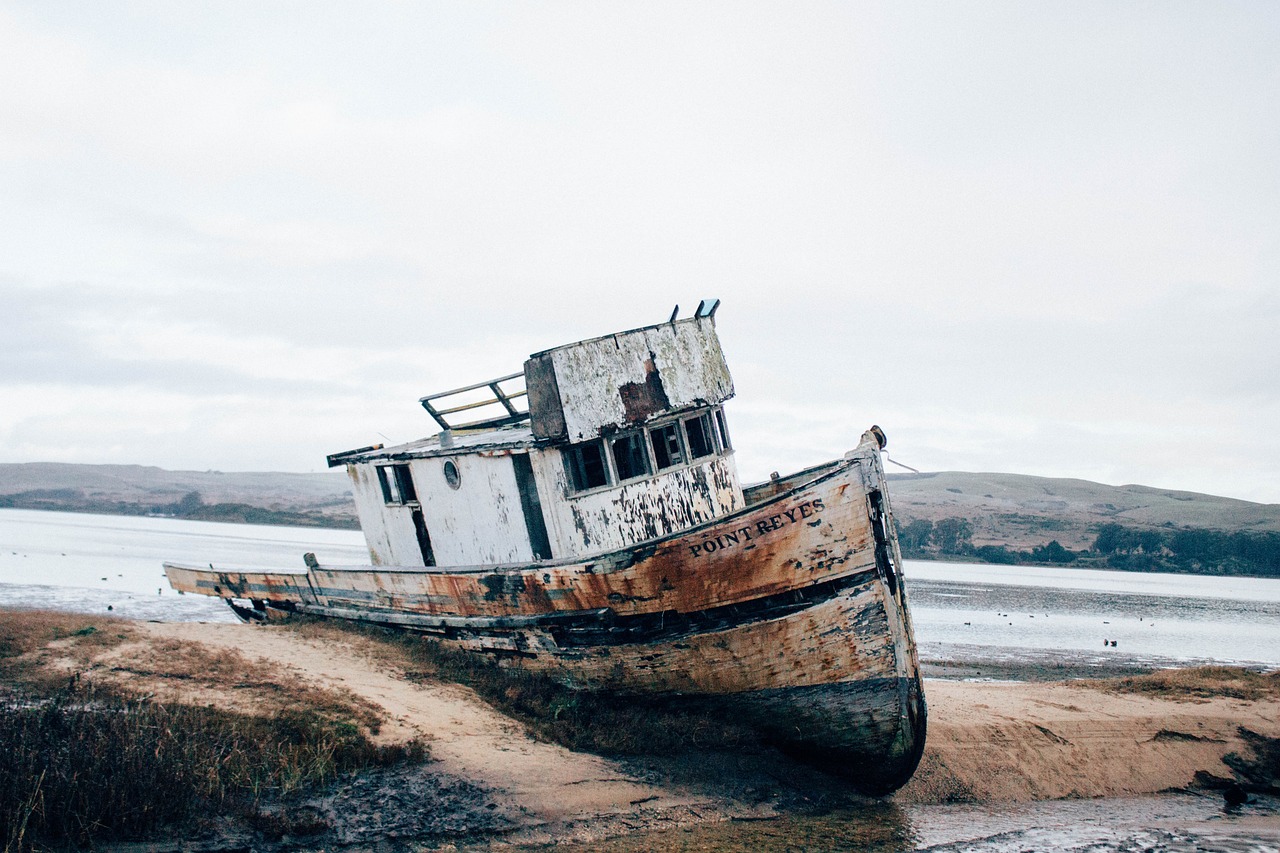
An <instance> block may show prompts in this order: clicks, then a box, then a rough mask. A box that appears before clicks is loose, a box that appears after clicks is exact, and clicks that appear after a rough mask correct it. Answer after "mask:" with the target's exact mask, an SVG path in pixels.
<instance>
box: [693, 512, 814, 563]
mask: <svg viewBox="0 0 1280 853" xmlns="http://www.w3.org/2000/svg"><path fill="white" fill-rule="evenodd" d="M826 508H827V506H826V504H824V503H823V502H822V498H814V499H813V500H810V501H804V502H803V503H800V504H797V505H796V506H793V507H791V508H790V509H784V510H781V511H780V512H778V513H777V514H776V515H771V516H769V517H768V518H762V519H760V520H759V521H757V522H755V523H754V524H748V525H746V526H745V527H739V528H738V529H736V530H729V531H725V532H724V533H717V534H716V535H714V536H708V537H707V538H706V539H705V540H703V541H702V542H698V543H696V544H693V545H690V546H689V552H690V554H692V555H693V556H694V557H705V556H707V555H708V554H714V553H716V552H717V551H727V550H729V549H731V548H736V547H741V546H742V545H745V544H746V543H748V542H750V541H751V540H753V539H758V538H760V537H763V536H768V535H769V534H770V533H772V532H773V531H775V530H780V529H781V528H783V527H786V526H788V525H791V524H799V523H801V522H807V521H808V520H809V519H811V518H814V517H815V516H817V515H818V514H819V513H821V512H822V511H823V510H824V509H826ZM810 523H814V522H810Z"/></svg>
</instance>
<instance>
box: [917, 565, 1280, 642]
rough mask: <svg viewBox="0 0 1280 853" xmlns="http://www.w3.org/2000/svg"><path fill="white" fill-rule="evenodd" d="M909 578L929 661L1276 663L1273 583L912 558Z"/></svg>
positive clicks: (1279, 633) (1278, 609) (1276, 591)
mask: <svg viewBox="0 0 1280 853" xmlns="http://www.w3.org/2000/svg"><path fill="white" fill-rule="evenodd" d="M906 576H907V590H908V595H909V596H910V600H911V615H912V618H913V619H914V621H915V628H916V639H917V640H918V642H919V643H920V652H921V655H922V656H923V657H924V658H925V659H927V660H961V661H964V660H972V661H992V662H1012V663H1016V662H1046V661H1052V660H1061V659H1064V658H1066V659H1070V660H1072V661H1078V662H1084V663H1097V664H1100V665H1102V664H1145V665H1177V664H1183V665H1185V664H1192V663H1204V662H1221V663H1246V664H1261V665H1264V666H1268V667H1280V580H1271V579H1263V578H1219V577H1206V576H1199V575H1175V574H1156V573H1142V572H1114V571H1098V570H1094V569H1066V568H1041V567H1035V566H986V565H974V564H967V563H930V562H923V561H917V560H908V561H907V565H906ZM1104 640H1106V641H1108V645H1107V646H1106V647H1105V648H1104V647H1103V641H1104ZM1111 641H1115V646H1114V647H1113V646H1111V645H1110V642H1111Z"/></svg>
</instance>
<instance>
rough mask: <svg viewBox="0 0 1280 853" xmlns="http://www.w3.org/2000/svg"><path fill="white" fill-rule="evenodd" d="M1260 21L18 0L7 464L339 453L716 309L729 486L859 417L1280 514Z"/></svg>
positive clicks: (1278, 129)
mask: <svg viewBox="0 0 1280 853" xmlns="http://www.w3.org/2000/svg"><path fill="white" fill-rule="evenodd" d="M1277 45H1280V5H1278V4H1276V3H1273V2H1256V3H1230V2H1213V3H1210V2H1202V3H1180V2H1154V3H1125V2H1105V3H1087V2H1074V0H1073V2H1064V3H1056V4H1055V3H1007V4H1006V3H963V4H960V3H936V4H903V3H897V2H893V3H883V4H878V3H873V4H867V3H838V4H822V3H803V4H795V3H771V4H750V3H744V2H739V0H735V2H729V3H723V4H714V3H687V2H678V3H670V4H667V3H658V2H644V3H628V4H623V3H599V2H590V3H587V2H584V3H533V2H520V3H512V4H506V3H470V2H453V3H373V2H360V3H350V4H340V3H315V2H296V3H267V2H261V0H254V2H245V3H233V2H218V3H210V4H208V5H201V4H197V3H168V2H154V3H127V2H115V3H100V2H84V3H72V2H66V3H47V2H31V3H11V2H10V3H0V461H7V462H25V461H37V460H52V461H66V462H90V463H97V462H116V463H140V464H148V465H160V466H163V467H167V468H189V469H198V470H205V469H218V470H227V471H231V470H285V471H308V470H323V468H324V456H325V454H326V453H332V452H335V451H340V450H344V449H348V448H351V447H357V446H360V445H365V444H370V443H373V442H380V441H388V440H389V441H393V442H398V441H406V440H410V439H413V438H418V437H420V436H423V435H426V434H429V433H431V432H433V431H434V429H435V427H434V424H433V423H432V422H431V420H430V419H429V418H428V417H427V415H426V414H425V412H423V411H422V409H421V408H420V407H419V406H418V404H417V398H418V397H420V396H422V395H424V394H427V393H430V392H433V391H438V390H444V389H447V388H451V387H456V386H458V385H463V384H468V383H470V382H475V381H480V380H483V379H489V378H491V377H493V376H496V375H499V374H502V373H508V372H514V371H517V370H519V369H520V367H521V364H522V363H523V360H524V358H525V357H526V356H528V355H529V354H530V353H531V352H534V351H536V350H540V349H544V348H547V347H550V346H554V345H557V344H561V343H566V342H569V341H573V340H577V339H580V338H585V337H592V336H596V335H600V334H604V333H608V332H612V331H618V330H622V329H626V328H633V327H635V326H641V325H647V324H650V323H656V322H661V321H663V320H665V319H666V318H667V316H668V315H669V314H670V313H671V309H672V307H673V306H674V305H675V304H677V303H679V304H680V306H681V308H682V313H683V314H686V315H687V314H688V313H689V312H690V311H691V310H692V308H693V307H694V306H695V305H696V304H697V302H698V300H699V299H700V298H703V297H719V298H720V299H722V300H723V304H722V307H721V309H720V312H719V314H718V315H717V321H718V328H719V330H720V337H721V341H722V343H723V345H724V349H725V352H726V356H727V358H728V360H729V365H730V368H731V370H732V372H733V375H734V379H735V383H736V386H737V391H738V396H737V398H736V399H735V400H734V401H733V402H731V403H730V404H729V408H728V415H729V420H730V428H731V430H732V432H733V434H734V439H735V443H736V445H737V448H738V465H739V469H740V471H741V473H742V475H743V477H744V479H747V480H753V479H759V478H762V477H764V476H767V474H768V472H769V471H771V470H780V471H784V472H785V471H786V470H788V469H795V468H798V467H800V466H803V465H807V464H812V463H816V462H820V461H823V460H824V459H827V458H831V457H833V456H836V455H838V454H840V453H843V452H844V451H845V450H846V449H848V448H850V447H852V446H853V445H854V444H855V443H856V441H857V438H858V435H859V434H860V433H861V432H862V431H863V429H865V428H866V427H867V426H869V425H870V424H872V423H879V424H881V425H882V426H883V427H884V428H885V430H886V432H887V433H888V435H889V441H890V445H889V450H890V453H891V455H892V456H893V457H894V458H895V459H898V460H900V461H902V462H905V463H907V464H909V465H912V466H914V467H916V468H920V469H923V470H968V471H1008V472H1018V473H1027V474H1041V475H1047V476H1056V477H1080V478H1085V479H1090V480H1098V481H1101V482H1106V483H1113V484H1122V483H1143V484H1147V485H1154V486H1161V487H1168V488H1175V489H1190V490H1196V491H1205V492H1212V493H1216V494H1223V495H1229V496H1233V497H1239V498H1245V499H1249V500H1254V501H1263V502H1280V344H1278V342H1277V337H1278V332H1280V49H1278V48H1277ZM891 470H892V469H891Z"/></svg>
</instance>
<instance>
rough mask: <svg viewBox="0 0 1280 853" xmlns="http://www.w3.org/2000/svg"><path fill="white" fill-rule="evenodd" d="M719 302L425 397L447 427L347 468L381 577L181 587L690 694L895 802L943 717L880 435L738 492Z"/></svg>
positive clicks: (319, 575)
mask: <svg viewBox="0 0 1280 853" xmlns="http://www.w3.org/2000/svg"><path fill="white" fill-rule="evenodd" d="M718 305H719V302H718V300H717V301H715V302H711V303H708V302H704V303H702V304H700V305H699V307H698V310H697V312H696V313H695V316H693V317H688V318H684V319H677V317H676V314H675V313H673V314H672V317H671V319H670V321H668V322H666V323H661V324H659V325H654V326H648V327H645V328H641V329H634V330H631V331H627V332H621V333H618V334H612V335H606V336H604V337H600V338H594V339H591V340H585V341H580V342H577V343H572V344H568V345H566V346H560V347H556V348H554V349H550V350H547V351H545V352H540V353H537V354H535V355H533V356H531V357H530V358H529V359H528V360H527V361H526V362H525V364H524V370H523V372H522V373H516V374H512V375H510V376H503V377H500V378H498V379H495V380H492V381H490V382H484V383H480V384H478V385H473V386H468V387H465V388H459V389H455V390H453V391H448V392H444V393H441V394H433V395H430V396H427V397H424V398H422V400H421V403H422V405H423V407H424V408H425V409H426V410H427V412H428V413H429V414H430V415H431V416H432V417H433V418H434V419H435V420H436V422H437V423H438V424H439V426H440V428H441V430H440V432H439V433H438V434H436V435H433V436H431V437H429V438H425V439H422V440H419V441H414V442H410V443H408V444H402V445H398V446H394V447H383V446H381V445H378V446H372V447H364V448H360V449H358V450H351V451H347V452H345V453H338V454H334V455H333V456H330V457H329V458H328V461H329V465H330V466H331V467H335V466H345V467H346V470H347V473H348V474H349V476H350V478H351V484H352V489H353V492H354V496H355V503H356V508H357V511H358V513H359V518H360V524H361V527H362V528H363V531H364V535H365V538H366V540H367V542H368V546H369V555H370V560H371V564H370V565H364V566H337V565H321V564H320V563H319V562H318V561H317V560H316V559H315V557H314V556H313V555H311V554H307V555H305V563H306V567H305V568H303V567H301V566H299V567H298V568H297V569H287V568H280V569H239V568H229V567H227V568H214V567H213V566H206V567H199V566H189V565H178V564H174V563H166V564H165V572H166V573H167V575H168V577H169V581H170V583H171V584H172V586H173V587H174V588H175V589H177V590H180V591H183V592H192V593H200V594H204V595H211V596H220V597H222V598H224V599H227V600H228V602H229V603H231V604H232V605H233V606H234V607H236V608H237V609H238V611H239V612H241V613H242V614H246V615H250V616H255V617H260V618H265V617H267V616H270V615H273V614H279V613H290V612H302V613H309V614H317V615H320V616H326V617H335V618H340V619H352V620H360V621H364V622H373V623H379V624H383V625H390V626H399V627H402V628H406V629H410V630H413V631H418V632H422V633H424V634H427V635H430V636H432V637H435V638H438V639H439V640H441V641H443V642H445V643H448V644H451V645H452V646H455V647H458V648H462V649H466V650H470V651H472V652H474V653H476V654H480V655H489V656H492V657H494V658H496V659H498V660H499V661H500V662H501V663H502V664H503V665H508V666H520V667H527V668H530V669H535V670H540V671H545V672H548V673H550V674H552V675H553V676H554V677H556V678H557V679H559V680H561V681H563V682H565V683H567V684H569V685H570V686H573V687H575V688H581V689H585V690H607V691H619V692H624V693H633V694H658V695H679V696H686V697H695V698H696V699H697V700H698V701H699V702H706V703H709V704H710V705H712V706H713V707H715V708H722V709H723V712H724V713H726V714H731V715H733V716H734V718H735V719H745V720H750V721H753V722H754V723H755V724H756V725H757V726H759V727H761V728H763V729H764V730H766V731H768V732H771V733H772V734H773V735H774V737H775V738H776V740H777V741H778V742H779V743H780V744H782V745H783V746H785V747H788V748H790V749H791V750H793V751H797V752H800V753H802V754H806V755H808V756H809V757H811V758H813V759H815V760H818V761H820V762H821V763H822V764H824V765H825V766H827V767H829V768H831V769H833V770H835V771H837V772H839V773H841V774H843V775H845V776H847V777H848V778H850V779H851V780H853V781H854V782H855V783H856V784H857V785H858V786H859V787H861V788H862V789H863V790H865V791H867V792H869V793H873V794H883V793H887V792H889V791H892V790H894V789H896V788H898V787H900V786H901V785H902V784H903V783H905V782H906V780H907V779H908V778H909V777H910V776H911V774H912V772H913V771H914V769H915V767H916V764H917V763H918V761H919V759H920V755H921V752H922V750H923V748H924V740H925V718H926V709H925V699H924V693H923V690H922V688H921V681H920V672H919V665H918V660H917V653H916V646H915V641H914V638H913V635H912V628H911V618H910V615H909V614H908V611H907V597H906V590H905V589H904V588H903V583H902V576H901V566H902V560H901V556H900V553H899V550H898V543H897V539H896V535H895V529H894V520H893V513H892V510H891V508H890V504H889V496H888V492H887V489H886V482H885V477H884V472H883V468H882V465H881V459H880V451H881V449H882V448H883V446H884V444H885V437H884V433H883V432H882V431H881V430H880V429H879V428H878V427H872V428H871V429H870V430H868V431H867V432H866V433H864V434H863V435H862V437H861V440H860V441H859V442H858V444H857V446H856V447H855V448H854V449H852V450H850V451H849V452H848V453H846V454H845V455H844V457H843V458H842V459H837V460H834V461H831V462H828V463H826V464H822V465H818V466H815V467H812V468H808V469H805V470H803V471H800V472H798V473H794V474H791V475H790V476H786V477H780V476H778V475H776V474H775V475H773V476H772V477H771V478H770V479H769V480H768V481H767V482H764V483H761V484H758V485H748V486H745V487H744V486H743V485H741V484H740V482H739V479H738V474H737V468H736V466H735V461H734V447H733V444H732V442H731V440H730V437H729V432H728V429H727V423H726V418H725V414H724V408H723V406H724V403H725V402H726V401H727V400H729V399H730V398H731V397H732V396H733V384H732V381H731V379H730V376H729V371H728V368H727V366H726V364H725V360H724V356H723V354H722V352H721V348H720V343H719V340H718V338H717V336H716V330H715V313H716V308H717V307H718ZM495 412H496V414H495ZM476 414H479V415H481V417H480V419H479V420H471V421H469V422H466V423H457V422H456V421H457V419H458V417H475V415H476Z"/></svg>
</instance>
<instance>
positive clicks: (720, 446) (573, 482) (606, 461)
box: [560, 406, 733, 497]
mask: <svg viewBox="0 0 1280 853" xmlns="http://www.w3.org/2000/svg"><path fill="white" fill-rule="evenodd" d="M691 422H696V423H700V424H701V425H702V429H703V430H704V437H705V438H706V441H707V452H706V453H704V454H703V455H701V456H698V457H693V455H692V451H691V450H690V448H691V447H692V444H693V443H692V441H691V440H690V439H689V433H688V430H689V424H690V423H691ZM669 430H674V433H671V432H668V431H669ZM655 433H665V434H667V435H668V436H670V435H674V436H675V441H676V443H677V444H678V445H679V451H678V452H679V456H680V461H678V462H672V463H669V464H668V465H667V466H666V467H661V466H659V465H658V459H659V454H658V449H657V444H656V443H655V441H654V435H655ZM624 443H626V445H627V447H628V450H627V451H626V452H627V453H628V454H629V457H630V460H631V461H632V462H635V463H638V464H643V466H644V470H643V471H639V470H638V469H637V468H635V467H634V466H632V465H630V464H626V463H624V464H622V465H619V464H618V459H619V446H620V445H622V444H624ZM637 443H638V445H639V446H638V448H637ZM732 450H733V448H732V446H731V445H730V444H729V433H728V430H727V429H726V427H725V422H724V413H723V411H722V410H721V408H720V407H718V406H716V407H710V408H706V409H700V410H698V411H696V412H694V413H693V414H689V413H687V412H686V413H683V414H681V415H677V416H674V417H669V418H666V419H663V420H660V421H658V422H656V423H654V424H652V425H650V426H646V427H644V428H643V429H633V430H628V431H626V432H622V433H617V434H615V435H612V436H610V437H609V438H607V439H603V438H597V439H592V440H591V441H583V442H578V443H575V444H569V445H566V446H564V447H562V448H561V449H560V454H561V457H562V458H563V459H564V466H565V475H566V478H567V480H568V495H569V496H570V497H578V496H580V495H584V494H589V493H592V492H597V491H602V490H604V489H607V488H610V487H616V486H619V485H621V484H624V483H634V482H637V481H639V480H643V479H645V478H647V477H655V476H658V475H660V474H665V473H670V472H673V471H678V470H680V469H681V468H691V467H693V466H695V465H701V464H705V463H706V462H708V461H710V460H712V459H714V458H716V457H719V456H723V455H725V454H727V453H729V452H731V451H732ZM641 451H642V452H641ZM584 452H594V453H596V454H598V455H599V456H600V457H602V461H603V465H602V466H601V467H602V470H601V471H600V473H601V474H603V476H604V479H603V480H602V481H600V482H594V483H588V482H587V480H586V476H585V474H586V471H585V466H586V459H585V458H584V455H583V454H584Z"/></svg>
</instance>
